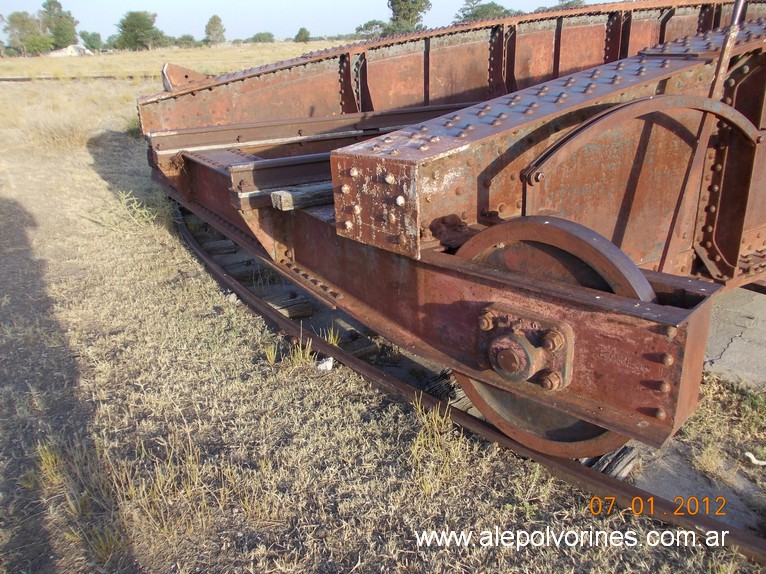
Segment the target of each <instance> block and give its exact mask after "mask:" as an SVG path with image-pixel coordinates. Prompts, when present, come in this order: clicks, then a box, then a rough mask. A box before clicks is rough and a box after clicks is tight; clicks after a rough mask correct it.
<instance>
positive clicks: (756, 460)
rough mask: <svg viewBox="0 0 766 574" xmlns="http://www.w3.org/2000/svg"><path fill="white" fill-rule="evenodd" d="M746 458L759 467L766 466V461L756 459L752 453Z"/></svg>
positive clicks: (747, 453)
mask: <svg viewBox="0 0 766 574" xmlns="http://www.w3.org/2000/svg"><path fill="white" fill-rule="evenodd" d="M745 456H746V457H747V458H748V460H749V461H750V462H752V463H753V464H756V465H758V466H766V460H758V459H757V458H755V455H754V454H753V453H752V452H746V453H745Z"/></svg>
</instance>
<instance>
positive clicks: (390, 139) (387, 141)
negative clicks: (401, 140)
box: [383, 136, 394, 143]
mask: <svg viewBox="0 0 766 574" xmlns="http://www.w3.org/2000/svg"><path fill="white" fill-rule="evenodd" d="M393 141H394V138H392V137H391V136H387V137H385V138H383V143H392V142H393Z"/></svg>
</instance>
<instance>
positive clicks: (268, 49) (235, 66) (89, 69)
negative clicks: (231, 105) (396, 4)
mask: <svg viewBox="0 0 766 574" xmlns="http://www.w3.org/2000/svg"><path fill="white" fill-rule="evenodd" d="M337 45H338V42H328V41H314V42H308V43H305V44H304V43H296V42H274V43H271V44H240V45H236V46H235V45H221V46H213V47H209V48H207V47H206V48H184V49H182V48H172V49H171V48H163V49H159V50H150V51H143V52H116V53H113V54H98V55H94V56H91V57H82V58H50V57H48V56H38V57H34V58H3V59H0V77H32V78H40V77H57V78H62V77H78V78H81V77H93V76H116V77H118V78H127V77H128V76H145V75H151V76H156V75H158V74H159V73H160V70H161V69H162V65H163V64H164V63H165V62H171V63H173V64H179V65H182V66H186V67H188V68H192V69H193V70H197V71H200V72H203V73H206V74H221V73H224V72H233V71H236V70H244V69H247V68H253V67H255V66H260V65H262V64H270V63H272V62H277V61H280V60H288V59H290V58H295V57H297V56H300V55H301V54H304V53H306V52H312V51H315V50H323V49H325V48H329V47H331V46H337Z"/></svg>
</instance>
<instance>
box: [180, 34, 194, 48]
mask: <svg viewBox="0 0 766 574" xmlns="http://www.w3.org/2000/svg"><path fill="white" fill-rule="evenodd" d="M176 46H179V47H180V48H196V47H197V46H199V42H197V40H195V39H194V36H192V35H191V34H182V35H181V36H179V37H178V38H176Z"/></svg>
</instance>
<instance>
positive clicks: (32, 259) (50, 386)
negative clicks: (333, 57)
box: [0, 182, 132, 572]
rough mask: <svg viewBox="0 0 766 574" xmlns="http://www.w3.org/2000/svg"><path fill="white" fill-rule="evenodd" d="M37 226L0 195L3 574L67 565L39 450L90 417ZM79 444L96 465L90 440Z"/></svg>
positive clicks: (67, 440)
mask: <svg viewBox="0 0 766 574" xmlns="http://www.w3.org/2000/svg"><path fill="white" fill-rule="evenodd" d="M0 183H1V182H0ZM35 227H37V223H36V221H35V219H34V217H33V216H32V215H31V214H30V213H29V212H28V211H27V210H26V209H25V208H24V207H23V206H22V205H21V204H20V203H19V202H17V201H15V200H13V199H9V198H7V197H0V570H4V571H6V572H61V571H65V570H67V569H68V568H69V566H68V565H67V564H66V563H65V562H67V560H68V559H69V557H68V556H63V555H60V550H61V549H62V546H61V545H60V541H61V540H63V538H64V537H63V536H61V537H58V536H57V537H56V542H54V538H53V536H52V535H51V534H50V532H52V530H50V528H49V527H50V523H49V521H48V518H49V516H50V513H49V507H51V506H52V504H53V503H55V501H50V500H47V499H46V497H47V494H48V493H46V492H44V487H45V484H46V480H45V477H44V476H43V473H42V472H41V468H42V465H40V463H39V460H40V456H39V453H40V452H41V448H45V447H46V446H48V445H51V446H52V447H53V448H55V445H61V446H64V447H65V446H66V445H67V444H72V442H73V441H74V440H77V437H81V435H82V434H83V433H84V432H87V429H88V428H89V425H90V423H91V421H92V420H93V407H92V405H90V404H88V403H87V402H86V401H82V400H80V398H79V397H78V392H77V381H78V378H79V373H78V368H77V364H76V362H75V360H74V359H73V356H74V355H73V352H72V350H71V349H70V347H69V345H68V341H67V338H66V334H65V331H64V330H63V329H62V326H61V325H60V324H59V322H58V321H57V320H56V318H55V316H54V308H53V301H52V299H51V297H50V296H49V295H48V293H47V288H46V283H45V273H46V263H45V261H44V260H42V259H38V258H37V257H36V256H35V252H34V249H33V247H32V244H31V242H30V238H29V230H31V229H33V228H35ZM77 444H78V445H79V447H80V448H81V449H83V448H84V449H90V450H91V452H85V455H86V456H88V457H89V458H91V459H92V460H97V457H96V453H95V452H94V450H93V445H92V443H91V442H90V441H88V440H77ZM97 510H98V509H94V511H97ZM118 534H119V533H118ZM122 539H123V540H125V537H124V536H123V537H122ZM67 554H68V553H67ZM129 554H130V553H129V549H125V554H124V555H121V556H120V557H117V556H115V559H116V561H117V562H119V563H120V564H132V561H131V560H129V559H128V557H129ZM62 568H63V569H62ZM120 570H122V571H124V569H123V568H120Z"/></svg>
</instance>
